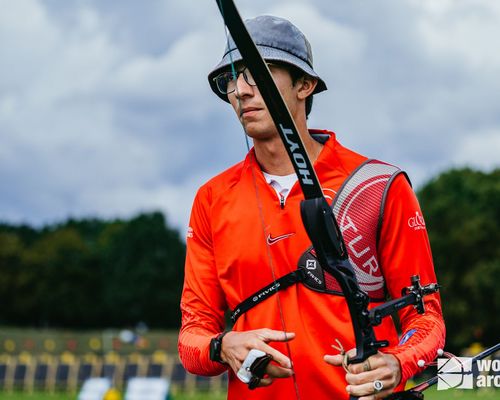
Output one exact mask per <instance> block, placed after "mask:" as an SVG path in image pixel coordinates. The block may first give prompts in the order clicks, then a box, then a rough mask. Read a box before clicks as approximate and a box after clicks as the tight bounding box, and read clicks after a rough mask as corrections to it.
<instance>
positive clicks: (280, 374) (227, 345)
mask: <svg viewBox="0 0 500 400" xmlns="http://www.w3.org/2000/svg"><path fill="white" fill-rule="evenodd" d="M294 338H295V333H293V332H283V331H274V330H271V329H256V330H254V331H246V332H235V331H231V332H228V333H227V334H226V335H225V336H224V337H223V338H222V350H221V359H222V361H224V362H226V363H227V364H229V366H230V367H231V369H232V370H233V371H234V373H237V372H238V370H239V369H240V367H241V364H243V361H244V360H245V358H246V356H247V355H248V352H249V351H250V350H252V349H257V350H262V351H263V352H265V353H267V354H270V355H271V356H272V357H273V361H274V362H276V363H277V364H279V365H276V364H273V363H270V364H269V365H268V366H267V368H266V373H267V375H266V376H265V377H264V378H263V379H261V381H260V383H259V385H258V386H269V385H270V384H271V383H273V380H274V379H275V378H288V377H290V376H292V374H293V371H292V364H291V362H290V359H289V358H288V357H287V356H285V355H284V354H283V353H280V352H279V351H278V350H276V349H274V348H272V347H271V346H269V345H268V343H270V342H288V341H290V340H292V339H294Z"/></svg>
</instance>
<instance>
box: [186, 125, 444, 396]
mask: <svg viewBox="0 0 500 400" xmlns="http://www.w3.org/2000/svg"><path fill="white" fill-rule="evenodd" d="M325 132H326V131H325ZM325 132H323V133H325ZM328 133H329V134H330V135H331V136H330V139H329V140H328V141H327V142H326V144H325V146H324V147H323V150H322V152H321V154H320V156H319V158H318V159H317V161H316V163H315V165H314V168H315V170H316V172H317V175H318V178H319V180H320V182H321V185H322V187H323V189H324V191H325V193H326V192H328V191H330V193H331V190H333V191H335V192H336V191H337V190H338V189H339V188H340V186H341V185H342V183H343V182H344V180H345V179H346V178H347V177H348V176H349V174H350V173H351V172H352V171H353V170H354V169H355V168H356V167H357V166H358V165H359V164H361V163H362V162H363V161H365V160H366V158H365V157H363V156H361V155H359V154H357V153H354V152H353V151H351V150H349V149H347V148H345V147H343V146H342V145H340V144H339V143H338V142H337V140H336V138H335V135H334V134H333V133H331V132H328ZM256 192H257V194H256ZM302 199H303V194H302V191H301V190H300V186H299V184H298V183H296V184H295V185H294V186H293V187H292V189H291V191H290V193H289V195H288V198H287V201H286V204H285V206H284V207H283V208H282V207H281V206H280V202H279V199H278V197H277V196H276V192H275V191H274V189H273V188H272V187H271V186H269V185H268V184H267V183H266V181H265V178H264V176H263V174H262V173H261V172H260V169H259V168H258V165H257V164H256V163H255V158H254V154H253V151H251V152H250V153H249V154H248V155H247V157H246V159H245V160H244V161H242V162H240V163H239V164H237V165H235V166H233V167H231V168H230V169H228V170H227V171H225V172H223V173H222V174H220V175H218V176H216V177H215V178H213V179H212V180H210V181H209V182H208V183H206V184H205V185H203V186H202V187H201V188H200V190H199V191H198V193H197V195H196V198H195V201H194V205H193V209H192V213H191V219H190V228H189V230H188V238H187V257H186V266H185V281H184V289H183V294H182V300H181V309H182V327H181V331H180V336H179V354H180V358H181V360H182V362H183V365H184V367H185V368H186V369H187V370H188V371H190V372H191V373H194V374H199V375H217V374H220V373H222V372H223V371H224V370H225V366H223V365H221V364H218V363H214V362H212V361H210V359H209V343H210V339H211V338H213V337H215V336H216V335H217V334H218V333H220V332H221V331H223V330H224V329H225V314H224V313H225V312H226V311H227V309H228V308H229V309H231V310H232V309H234V307H235V306H236V305H238V304H239V303H240V302H241V301H242V300H244V299H246V298H247V297H248V296H250V295H251V294H252V293H254V292H256V291H258V290H259V289H262V288H263V287H264V286H266V285H267V284H269V283H271V282H273V272H274V276H275V277H276V278H279V277H281V276H283V275H285V274H287V273H289V272H291V271H293V270H295V269H296V268H297V261H298V259H299V257H300V256H301V255H302V253H303V252H304V251H305V250H306V249H307V248H308V247H309V246H310V241H309V239H308V237H307V234H306V232H305V230H304V228H303V225H302V220H301V217H300V207H299V204H300V201H301V200H302ZM259 210H261V211H262V216H261V215H259V212H260V211H259ZM416 213H419V215H421V211H420V207H419V205H418V202H417V199H416V197H415V194H414V193H413V191H412V189H411V188H410V186H409V184H408V183H407V181H406V179H405V178H404V177H403V176H401V175H400V176H398V177H397V178H396V179H395V180H394V182H393V183H392V186H391V187H390V189H389V193H388V196H387V200H386V204H385V212H384V219H383V225H382V230H381V234H380V241H379V247H378V254H379V262H380V266H381V268H382V270H383V272H384V277H385V281H386V285H387V291H388V294H389V295H390V296H391V297H400V296H401V289H402V288H403V287H406V286H408V285H409V282H410V276H411V275H414V274H419V275H420V277H421V282H422V284H427V283H430V282H435V281H436V277H435V274H434V268H433V264H432V255H431V250H430V246H429V241H428V237H427V232H426V230H425V226H424V225H423V220H421V221H420V222H421V223H420V224H419V225H418V227H417V226H415V225H414V224H411V223H409V222H411V221H412V219H411V218H413V220H414V219H415V215H416ZM263 225H264V226H263ZM417 228H418V229H417ZM288 233H293V235H291V236H289V237H287V238H286V239H283V240H280V241H278V242H275V243H274V244H272V245H268V244H266V237H267V235H268V234H270V235H271V236H272V237H276V236H280V235H284V234H288ZM269 253H270V256H269ZM270 264H272V265H270ZM278 299H279V302H278ZM279 303H280V304H279ZM280 308H281V310H280ZM280 312H281V313H282V314H283V320H284V323H285V326H282V323H281V319H280ZM399 316H400V320H401V326H402V330H403V332H404V333H405V332H410V334H409V335H407V336H410V335H411V333H412V332H413V335H412V336H411V337H410V338H409V339H408V340H407V341H406V342H405V343H404V344H401V345H398V340H399V339H398V335H397V332H396V329H395V326H394V324H393V322H392V320H391V319H390V318H386V319H385V320H384V322H383V323H382V324H381V325H380V326H378V327H376V328H375V333H376V336H377V338H378V339H387V340H389V342H390V347H389V348H387V349H384V350H383V351H384V352H387V353H392V354H394V355H395V356H396V357H397V358H398V360H399V361H400V364H401V366H402V375H403V376H402V383H404V382H405V381H406V380H407V379H408V378H409V377H410V376H412V375H414V374H415V373H416V372H417V371H418V370H419V368H418V366H417V361H418V360H419V359H423V360H425V361H426V362H429V361H431V360H433V359H434V358H435V356H436V351H437V349H438V348H440V347H443V345H444V332H445V328H444V323H443V319H442V314H441V307H440V301H439V297H438V296H437V295H432V296H428V297H426V313H425V314H423V315H419V314H417V313H416V312H415V310H414V309H413V308H412V307H407V308H405V309H403V310H401V311H400V313H399ZM259 328H270V329H275V330H286V331H289V332H295V333H296V337H295V339H294V340H292V341H291V342H289V346H290V353H291V354H288V353H287V349H286V345H285V344H283V343H272V344H271V345H272V346H273V347H275V348H276V349H278V350H279V351H281V352H282V353H284V354H286V355H288V356H290V358H291V359H292V360H293V363H294V371H295V377H296V382H297V387H298V390H299V393H300V397H301V398H302V399H311V398H314V399H315V400H322V399H325V400H326V399H332V398H334V399H342V398H348V396H347V393H346V391H345V386H346V382H345V371H344V370H343V369H342V368H339V367H333V366H330V365H328V364H326V363H325V362H324V361H323V356H324V355H325V354H335V353H336V352H335V351H334V350H333V349H332V348H331V345H332V344H334V343H335V339H339V340H340V342H341V343H342V344H343V346H344V348H346V349H350V348H353V347H355V344H354V337H353V333H352V326H351V320H350V314H349V310H348V308H347V305H346V302H345V300H344V298H343V297H342V296H338V295H329V294H323V293H318V292H315V291H312V290H310V289H308V288H306V287H305V286H304V285H302V284H297V285H294V286H292V287H290V288H288V289H286V290H284V291H282V292H279V293H278V294H275V295H274V296H272V297H271V298H269V299H267V300H266V301H264V302H262V303H260V304H258V305H257V306H256V307H254V308H252V309H251V310H249V311H248V312H247V313H245V314H243V315H242V316H241V317H240V318H239V319H238V320H237V322H236V324H235V326H234V327H233V330H235V331H246V330H253V329H259ZM228 398H229V399H246V398H251V399H273V400H276V399H293V398H296V394H295V388H294V384H293V381H292V379H291V378H290V379H276V380H275V381H274V383H273V384H272V385H271V386H269V387H266V388H258V389H257V390H254V391H250V390H248V389H247V386H246V385H245V384H243V383H242V382H240V381H239V380H238V379H237V378H236V377H235V375H234V374H233V373H232V371H230V374H229V395H228Z"/></svg>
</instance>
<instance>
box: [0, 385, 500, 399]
mask: <svg viewBox="0 0 500 400" xmlns="http://www.w3.org/2000/svg"><path fill="white" fill-rule="evenodd" d="M424 393H425V399H426V400H445V399H460V400H483V399H484V400H490V399H500V389H498V388H497V389H481V390H442V391H439V392H438V391H437V390H436V389H435V388H432V389H429V390H427V391H425V392H424ZM225 398H226V395H225V393H217V394H213V393H207V392H198V393H177V394H176V395H175V396H174V397H173V398H172V400H224V399H225ZM75 399H76V395H74V394H67V393H53V394H51V393H44V392H34V393H23V392H13V393H6V392H0V400H75Z"/></svg>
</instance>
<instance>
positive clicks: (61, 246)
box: [0, 212, 185, 328]
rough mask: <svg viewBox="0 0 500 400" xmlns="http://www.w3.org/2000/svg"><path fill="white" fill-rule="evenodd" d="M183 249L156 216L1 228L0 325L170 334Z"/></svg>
mask: <svg viewBox="0 0 500 400" xmlns="http://www.w3.org/2000/svg"><path fill="white" fill-rule="evenodd" d="M184 255H185V245H184V243H183V241H182V240H181V238H180V236H179V233H178V232H177V231H176V230H174V229H172V228H169V227H168V226H167V225H166V223H165V218H164V216H163V215H162V214H161V213H159V212H154V213H147V214H141V215H138V216H136V217H134V218H132V219H130V220H120V219H117V220H112V221H104V220H99V219H80V220H76V219H69V220H68V221H66V222H64V223H62V224H57V225H50V226H46V227H43V228H40V229H36V228H33V227H30V226H26V225H21V226H15V225H9V224H1V225H0V302H1V304H2V305H3V306H2V307H1V311H0V324H8V325H17V326H52V327H71V328H100V327H124V326H135V325H136V324H137V323H139V322H144V323H146V324H148V325H149V326H151V327H158V328H160V327H161V328H175V327H177V326H178V325H179V322H180V312H179V298H180V293H181V290H182V283H183V262H184Z"/></svg>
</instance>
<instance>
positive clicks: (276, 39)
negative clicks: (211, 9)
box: [208, 15, 327, 102]
mask: <svg viewBox="0 0 500 400" xmlns="http://www.w3.org/2000/svg"><path fill="white" fill-rule="evenodd" d="M245 25H246V27H247V29H248V32H249V33H250V36H251V37H252V39H253V40H254V42H255V44H256V45H257V48H258V49H259V52H260V54H261V55H262V57H263V58H264V59H265V60H268V61H278V62H284V63H287V64H291V65H294V66H296V67H297V68H299V69H301V70H302V71H304V72H305V73H306V74H307V75H310V76H312V77H314V78H316V79H318V84H317V85H316V88H315V90H314V92H313V94H315V93H320V92H322V91H324V90H326V89H327V88H326V84H325V82H324V81H323V80H322V79H321V78H320V77H319V75H318V74H317V73H316V72H314V70H313V56H312V51H311V45H310V44H309V41H308V40H307V39H306V37H305V36H304V34H303V33H302V32H301V31H299V29H298V28H297V27H296V26H295V25H293V24H292V23H291V22H290V21H287V20H286V19H283V18H279V17H273V16H270V15H262V16H260V17H256V18H253V19H248V20H246V21H245ZM241 59H242V57H241V54H240V52H239V50H238V49H237V48H236V45H235V44H234V41H233V38H232V37H229V40H228V44H227V47H226V51H225V52H224V56H223V57H222V60H221V62H220V63H219V64H217V66H216V67H215V68H214V69H213V70H212V72H210V73H209V74H208V82H209V83H210V87H211V88H212V90H213V91H214V93H215V94H216V95H217V96H219V97H220V98H221V99H222V100H224V101H226V102H229V100H228V98H227V95H224V94H222V93H220V92H219V90H218V89H217V84H216V83H215V80H214V78H215V77H216V76H217V75H219V74H220V73H221V72H223V71H224V70H227V68H228V66H229V65H231V63H232V62H233V63H234V62H237V61H240V60H241Z"/></svg>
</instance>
